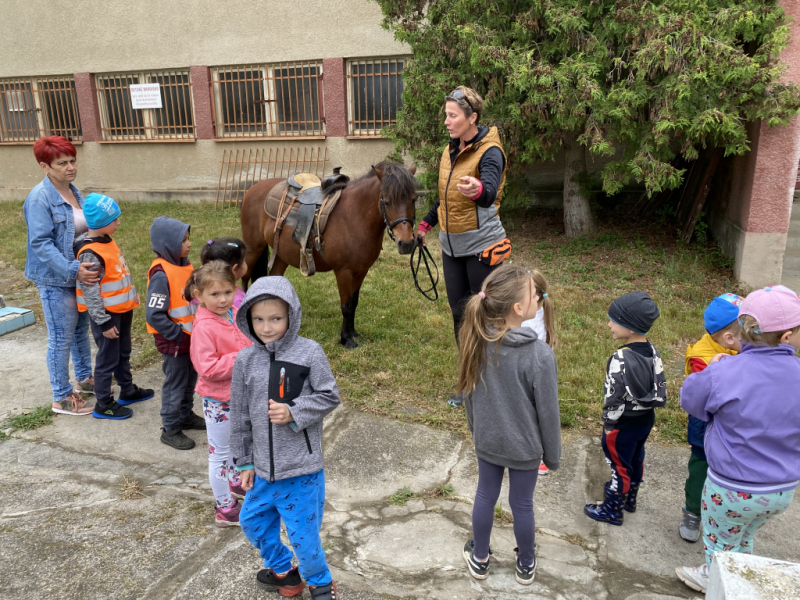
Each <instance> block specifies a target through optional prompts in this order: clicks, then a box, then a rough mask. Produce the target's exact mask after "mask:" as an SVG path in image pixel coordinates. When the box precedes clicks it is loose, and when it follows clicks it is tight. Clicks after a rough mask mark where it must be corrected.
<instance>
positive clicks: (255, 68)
mask: <svg viewBox="0 0 800 600" xmlns="http://www.w3.org/2000/svg"><path fill="white" fill-rule="evenodd" d="M298 69H300V70H301V73H300V75H297V70H298ZM306 69H308V70H309V73H308V74H306V73H305V70H306ZM311 69H316V74H313V73H311ZM284 70H285V71H286V72H287V73H286V74H285V75H284V74H283V73H282V71H284ZM290 70H294V71H295V72H294V74H291V75H290V74H289V73H288V71H290ZM232 73H238V74H240V75H242V76H237V77H236V78H232V77H231V78H228V77H225V75H230V74H232ZM255 73H257V74H258V77H254V76H253V74H255ZM314 79H316V81H313V80H314ZM298 81H301V82H303V83H302V84H301V85H298V83H297V82H298ZM306 81H308V83H306ZM209 83H210V94H211V113H212V117H211V118H212V126H213V128H214V139H215V140H217V141H219V142H226V141H241V140H286V139H306V140H309V139H311V140H313V139H325V137H326V135H327V133H326V127H325V101H324V73H323V66H322V60H305V61H284V62H275V63H249V64H236V65H218V66H213V67H209ZM225 84H230V86H229V87H228V86H226V85H225ZM235 84H238V86H236V85H235ZM284 84H288V90H286V91H285V92H284V91H283V85H284ZM292 84H294V85H292ZM306 86H308V87H306ZM226 87H227V90H226V91H225V92H224V93H223V90H224V88H226ZM299 87H302V90H301V91H300V90H298V88H299ZM292 88H294V89H293V90H292ZM299 91H300V93H301V94H302V99H301V98H300V96H299V95H298V92H299ZM292 94H293V95H294V100H295V102H294V103H292V102H291V100H292ZM242 97H244V98H245V100H244V103H245V105H243V104H242ZM287 97H288V99H289V103H288V105H287V104H286V103H285V101H284V104H283V111H281V112H282V114H279V110H278V109H279V104H281V100H285V98H287ZM251 98H253V100H252V103H253V104H261V105H262V107H263V108H262V109H261V115H260V117H261V118H260V119H259V118H258V117H259V115H257V114H256V113H257V112H258V111H257V109H254V110H253V113H252V118H251V114H250V112H249V107H247V111H245V107H246V104H248V103H250V99H251ZM315 108H316V114H314V109H315ZM309 109H310V111H311V113H312V114H311V117H310V118H308V115H307V111H308V110H309ZM287 112H288V118H286V117H287ZM295 113H296V115H297V118H293V114H295ZM301 114H302V115H303V116H305V117H306V118H303V119H301V118H299V116H300V115H301ZM241 116H245V117H246V118H247V120H246V121H245V120H243V119H242V120H239V119H238V118H237V117H241ZM231 117H233V118H231ZM245 130H248V131H245ZM309 130H310V131H309Z"/></svg>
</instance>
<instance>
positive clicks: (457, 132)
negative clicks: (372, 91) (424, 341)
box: [417, 86, 511, 406]
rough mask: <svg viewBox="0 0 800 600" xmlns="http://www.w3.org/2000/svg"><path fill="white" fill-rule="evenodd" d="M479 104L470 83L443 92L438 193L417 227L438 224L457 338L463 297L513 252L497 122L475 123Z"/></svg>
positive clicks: (423, 230)
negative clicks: (444, 141) (505, 221)
mask: <svg viewBox="0 0 800 600" xmlns="http://www.w3.org/2000/svg"><path fill="white" fill-rule="evenodd" d="M483 108H484V103H483V98H481V96H480V94H478V92H476V91H475V90H473V89H472V88H468V87H465V86H459V87H457V88H456V89H455V90H453V91H452V92H450V93H449V94H448V95H447V96H446V97H445V106H444V110H445V121H444V125H445V127H447V131H448V132H449V133H450V143H449V144H448V145H447V147H446V148H445V149H444V152H442V159H441V162H440V163H439V198H438V199H437V200H436V203H435V204H434V205H433V208H431V210H430V212H428V214H427V215H426V216H425V218H424V219H423V220H422V221H421V222H420V224H419V228H418V230H417V233H418V235H419V236H420V237H421V238H422V239H423V240H424V239H425V235H426V234H427V233H428V231H430V230H431V229H432V228H433V227H434V226H435V225H437V224H438V225H439V241H440V242H441V244H442V269H443V271H444V283H445V287H446V288H447V299H448V302H449V303H450V310H451V311H452V313H453V329H454V331H455V335H456V342H458V332H459V329H460V328H461V318H462V312H463V307H464V304H465V303H466V300H467V299H468V298H469V297H470V296H472V295H473V294H476V293H478V292H479V291H480V289H481V285H482V284H483V280H484V279H486V277H488V276H489V273H491V272H492V270H493V269H494V268H495V267H497V266H498V265H500V264H501V263H502V262H503V260H505V258H506V257H508V255H509V254H510V253H511V243H510V242H509V240H508V238H507V237H506V231H505V229H503V225H502V223H501V222H500V215H499V210H500V202H501V200H502V198H503V186H504V184H505V180H506V177H505V168H506V155H505V152H504V151H503V145H502V143H501V141H500V136H499V134H498V132H497V128H496V127H485V126H483V125H479V124H478V123H479V121H480V116H481V112H482V111H483ZM462 402H463V399H462V398H461V397H460V396H453V397H451V398H450V400H449V401H448V403H449V404H450V405H451V406H460V405H461V403H462Z"/></svg>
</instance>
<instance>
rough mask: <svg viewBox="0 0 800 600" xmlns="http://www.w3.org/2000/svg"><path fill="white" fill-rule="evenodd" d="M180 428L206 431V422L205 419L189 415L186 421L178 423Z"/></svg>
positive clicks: (192, 414)
mask: <svg viewBox="0 0 800 600" xmlns="http://www.w3.org/2000/svg"><path fill="white" fill-rule="evenodd" d="M178 427H180V428H181V429H205V428H206V420H205V419H204V418H203V417H198V416H197V415H196V414H194V413H189V416H188V417H186V419H184V420H183V421H181V422H180V423H178Z"/></svg>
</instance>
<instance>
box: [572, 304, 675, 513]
mask: <svg viewBox="0 0 800 600" xmlns="http://www.w3.org/2000/svg"><path fill="white" fill-rule="evenodd" d="M659 316H660V313H659V311H658V306H656V303H655V302H653V299H652V298H650V296H648V295H647V294H646V293H645V292H641V291H638V292H633V293H631V294H625V295H624V296H620V297H619V298H617V299H616V300H614V302H612V303H611V307H610V308H609V309H608V318H609V321H608V327H609V329H611V335H612V337H613V338H614V339H615V340H625V345H624V346H622V347H620V348H619V349H618V350H617V351H616V352H614V354H612V355H611V358H609V359H608V364H607V365H606V381H605V385H604V393H605V403H604V406H603V439H602V444H603V452H604V453H605V455H606V462H607V463H608V464H609V466H610V467H611V481H609V482H607V483H606V484H605V490H604V501H603V502H602V503H597V504H587V505H586V506H585V507H584V509H583V512H585V513H586V515H587V516H589V517H591V518H592V519H594V520H595V521H602V522H605V523H610V524H611V525H622V518H623V516H624V513H623V512H622V511H623V509H624V510H626V511H628V512H634V511H636V495H637V493H638V492H639V484H640V483H641V482H642V476H643V475H644V444H645V442H646V441H647V437H648V436H649V435H650V431H651V430H652V429H653V423H655V412H654V411H653V408H655V407H659V406H664V405H665V404H666V402H667V382H666V379H665V378H664V367H663V365H662V363H661V356H660V355H659V353H658V350H656V348H655V346H653V344H651V343H650V342H649V341H648V340H647V338H646V337H645V335H646V334H647V332H648V331H650V328H651V327H652V326H653V323H654V322H655V320H656V319H657V318H658V317H659Z"/></svg>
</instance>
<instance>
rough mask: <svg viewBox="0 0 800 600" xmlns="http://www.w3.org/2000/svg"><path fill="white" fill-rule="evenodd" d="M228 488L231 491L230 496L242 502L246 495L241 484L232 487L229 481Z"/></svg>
mask: <svg viewBox="0 0 800 600" xmlns="http://www.w3.org/2000/svg"><path fill="white" fill-rule="evenodd" d="M228 488H229V489H230V490H231V496H233V497H234V498H238V499H239V500H244V496H245V494H247V492H245V491H244V489H243V488H242V484H241V483H237V484H236V485H234V484H232V483H231V482H230V481H229V482H228Z"/></svg>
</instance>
